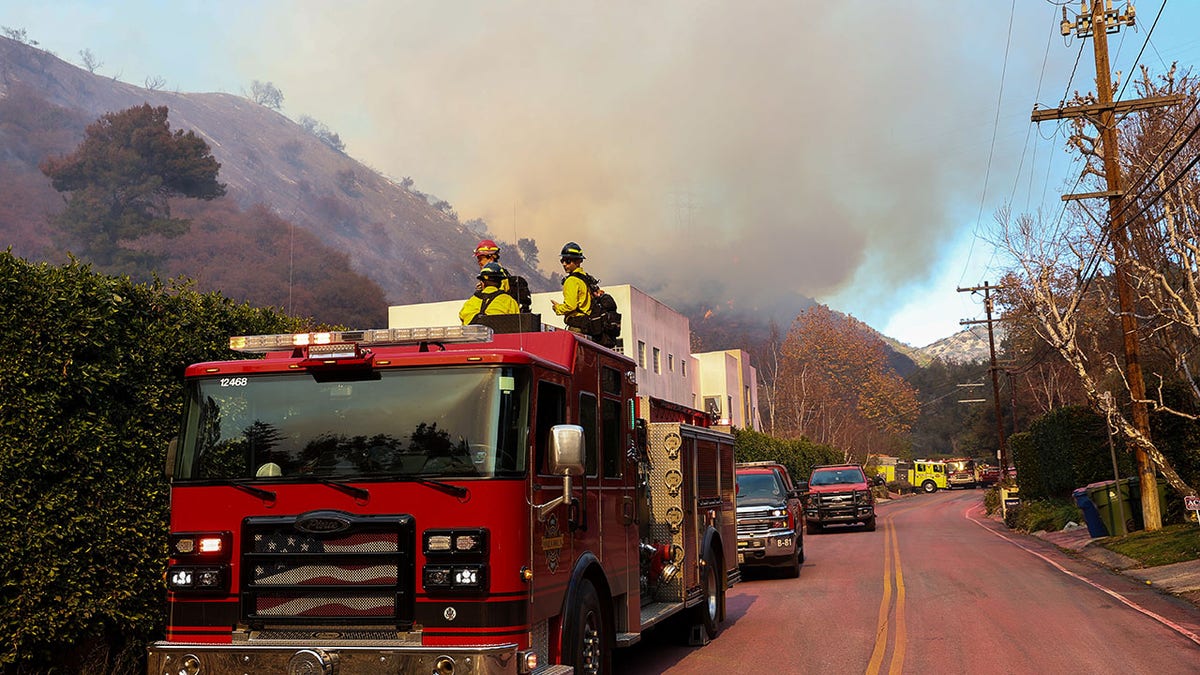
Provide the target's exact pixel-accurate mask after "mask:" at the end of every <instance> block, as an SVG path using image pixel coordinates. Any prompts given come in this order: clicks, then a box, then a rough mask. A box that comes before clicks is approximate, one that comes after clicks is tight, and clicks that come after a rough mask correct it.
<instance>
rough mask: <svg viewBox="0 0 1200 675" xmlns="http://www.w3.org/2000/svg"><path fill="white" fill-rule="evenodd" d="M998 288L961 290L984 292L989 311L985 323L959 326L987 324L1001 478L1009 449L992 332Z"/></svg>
mask: <svg viewBox="0 0 1200 675" xmlns="http://www.w3.org/2000/svg"><path fill="white" fill-rule="evenodd" d="M993 288H997V287H996V286H992V285H990V284H989V283H988V282H986V281H985V282H983V285H982V286H972V287H971V288H959V289H958V292H959V293H964V292H968V291H970V292H974V291H983V307H984V309H985V310H986V311H987V319H986V320H984V321H971V320H967V319H963V320H962V321H959V322H958V323H959V325H963V326H966V325H969V324H974V323H986V324H987V329H988V351H989V352H990V353H991V355H992V365H991V367H990V368H988V370H989V371H991V373H992V408H993V409H994V410H995V412H996V442H997V443H999V448H1000V477H1001V478H1005V477H1007V476H1008V447H1007V444H1006V443H1005V442H1004V417H1003V415H1002V414H1001V413H1000V377H999V370H1000V369H999V366H997V365H996V334H995V332H994V331H993V330H992V323H993V322H994V321H995V319H993V318H992V294H991V289H993Z"/></svg>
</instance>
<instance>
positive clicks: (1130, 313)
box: [1032, 0, 1183, 530]
mask: <svg viewBox="0 0 1200 675" xmlns="http://www.w3.org/2000/svg"><path fill="white" fill-rule="evenodd" d="M1081 9H1082V10H1083V11H1082V12H1081V13H1080V14H1079V16H1078V17H1076V19H1075V23H1074V24H1072V23H1071V22H1070V21H1068V20H1067V8H1066V7H1065V6H1064V7H1063V20H1062V34H1063V35H1070V34H1071V32H1072V30H1073V31H1074V33H1075V34H1076V35H1077V36H1078V37H1079V38H1080V39H1083V38H1086V37H1091V38H1092V45H1093V47H1094V51H1095V56H1096V99H1097V103H1096V104H1094V105H1083V106H1072V107H1070V108H1058V109H1057V110H1037V109H1036V108H1035V109H1034V111H1033V117H1032V120H1033V121H1034V122H1043V121H1045V120H1052V119H1064V118H1068V117H1086V118H1087V119H1088V121H1089V122H1091V123H1092V124H1094V125H1095V126H1096V128H1097V130H1098V131H1099V132H1100V142H1101V145H1102V150H1103V151H1104V178H1105V181H1106V183H1107V188H1108V190H1107V191H1105V192H1091V193H1087V194H1078V195H1063V201H1067V200H1071V199H1090V198H1105V199H1108V214H1109V224H1108V231H1109V236H1110V238H1111V239H1112V245H1113V257H1114V261H1115V262H1114V271H1113V277H1114V281H1115V282H1116V286H1117V302H1118V304H1119V305H1120V309H1121V331H1122V333H1124V338H1125V339H1124V347H1125V380H1126V381H1127V382H1128V383H1129V396H1130V399H1131V400H1132V402H1133V426H1134V428H1135V429H1137V430H1138V433H1140V434H1142V435H1143V436H1144V437H1145V438H1146V439H1147V440H1149V438H1150V414H1149V411H1148V410H1147V408H1146V382H1145V380H1144V379H1143V377H1142V364H1141V357H1140V356H1139V354H1140V348H1139V345H1138V333H1137V330H1138V326H1137V318H1136V316H1135V315H1134V306H1133V289H1132V288H1130V285H1129V277H1128V275H1127V271H1126V258H1127V257H1128V248H1129V234H1128V232H1126V230H1125V215H1124V210H1123V209H1122V207H1121V200H1122V198H1123V197H1124V196H1125V192H1124V190H1123V189H1122V187H1121V166H1120V164H1119V163H1118V153H1117V120H1116V116H1117V113H1127V112H1132V111H1135V110H1145V109H1149V108H1155V107H1159V106H1164V105H1170V104H1173V103H1178V102H1180V101H1182V100H1183V97H1182V96H1155V97H1150V98H1143V99H1137V100H1134V101H1121V102H1118V103H1113V100H1112V76H1111V75H1110V74H1109V66H1108V33H1109V32H1113V33H1115V32H1117V31H1119V30H1120V29H1121V26H1122V25H1128V26H1132V25H1133V24H1134V10H1133V5H1132V4H1128V5H1126V7H1125V12H1124V13H1119V12H1117V11H1115V10H1113V9H1112V0H1105V1H1104V2H1103V3H1102V2H1101V1H1100V0H1092V4H1091V8H1090V9H1089V8H1088V2H1087V0H1083V1H1082V3H1081ZM1134 452H1135V456H1136V457H1137V466H1138V476H1139V478H1140V481H1139V482H1140V485H1141V492H1142V520H1143V522H1144V523H1145V526H1146V529H1147V530H1159V529H1162V511H1161V509H1160V506H1159V503H1158V479H1157V477H1156V476H1155V473H1154V464H1153V463H1152V462H1151V461H1150V457H1149V456H1148V455H1147V454H1146V451H1145V450H1142V449H1141V448H1135V451H1134Z"/></svg>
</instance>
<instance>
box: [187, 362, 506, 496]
mask: <svg viewBox="0 0 1200 675" xmlns="http://www.w3.org/2000/svg"><path fill="white" fill-rule="evenodd" d="M528 380H529V378H528V375H527V373H526V372H525V371H524V370H522V369H517V368H497V367H470V368H467V367H459V368H426V369H412V370H379V371H367V372H366V373H363V374H357V375H350V376H345V375H340V376H336V375H335V376H330V375H329V374H328V373H325V374H317V375H314V374H309V373H287V374H269V375H248V376H244V377H205V378H197V379H196V380H192V381H190V382H189V383H188V384H189V386H188V402H187V410H186V414H185V420H184V428H183V433H182V435H181V438H180V441H181V442H180V446H179V454H178V457H177V460H176V461H177V465H176V467H175V468H176V470H175V478H176V480H213V479H229V480H238V481H240V482H244V481H245V480H247V479H252V480H262V481H270V482H287V481H288V480H301V481H303V480H311V479H313V478H322V477H335V478H337V479H339V480H345V479H360V478H361V479H370V478H386V477H387V476H420V477H425V478H449V477H485V478H487V477H503V476H520V475H523V474H524V471H525V464H526V453H525V451H524V447H525V429H526V421H525V420H526V418H527V409H528V405H529V396H528V389H529V385H528Z"/></svg>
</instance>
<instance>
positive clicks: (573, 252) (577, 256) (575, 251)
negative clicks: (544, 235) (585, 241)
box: [559, 241, 585, 260]
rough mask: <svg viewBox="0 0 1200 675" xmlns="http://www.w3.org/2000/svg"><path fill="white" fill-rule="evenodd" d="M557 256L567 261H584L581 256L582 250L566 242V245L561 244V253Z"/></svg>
mask: <svg viewBox="0 0 1200 675" xmlns="http://www.w3.org/2000/svg"><path fill="white" fill-rule="evenodd" d="M559 256H560V257H562V258H565V259H567V260H584V259H585V256H584V255H583V248H582V247H580V245H579V244H576V243H575V242H573V241H568V242H567V243H565V244H563V247H562V253H560V254H559Z"/></svg>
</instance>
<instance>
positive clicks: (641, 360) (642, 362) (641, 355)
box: [638, 340, 646, 368]
mask: <svg viewBox="0 0 1200 675" xmlns="http://www.w3.org/2000/svg"><path fill="white" fill-rule="evenodd" d="M638 365H639V366H641V367H643V368H645V367H646V343H645V342H643V341H641V340H638Z"/></svg>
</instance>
